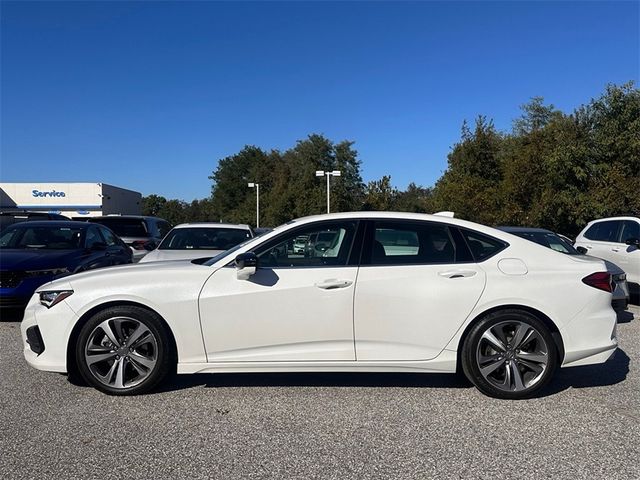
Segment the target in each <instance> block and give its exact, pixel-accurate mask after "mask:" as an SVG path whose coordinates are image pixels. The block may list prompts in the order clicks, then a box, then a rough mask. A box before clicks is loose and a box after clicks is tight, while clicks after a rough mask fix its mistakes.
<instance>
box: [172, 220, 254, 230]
mask: <svg viewBox="0 0 640 480" xmlns="http://www.w3.org/2000/svg"><path fill="white" fill-rule="evenodd" d="M173 228H237V229H238V230H250V228H249V225H244V224H239V223H218V222H193V223H181V224H180V225H176V226H175V227H173Z"/></svg>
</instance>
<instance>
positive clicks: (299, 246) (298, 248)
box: [285, 235, 309, 255]
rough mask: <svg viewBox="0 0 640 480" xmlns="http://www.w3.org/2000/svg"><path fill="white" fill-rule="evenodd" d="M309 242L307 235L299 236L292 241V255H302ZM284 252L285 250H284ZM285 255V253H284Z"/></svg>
mask: <svg viewBox="0 0 640 480" xmlns="http://www.w3.org/2000/svg"><path fill="white" fill-rule="evenodd" d="M308 241H309V235H300V236H299V237H296V238H294V239H293V250H292V251H293V253H295V254H298V255H304V253H305V250H306V249H307V242H308ZM285 250H286V249H285ZM285 253H286V251H285Z"/></svg>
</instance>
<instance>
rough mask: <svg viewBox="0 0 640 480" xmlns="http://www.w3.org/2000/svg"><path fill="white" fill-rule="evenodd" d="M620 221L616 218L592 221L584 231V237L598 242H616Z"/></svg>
mask: <svg viewBox="0 0 640 480" xmlns="http://www.w3.org/2000/svg"><path fill="white" fill-rule="evenodd" d="M620 223H621V222H620V221H618V220H609V221H607V222H598V223H594V224H593V225H591V226H590V227H589V229H588V230H587V231H586V232H584V238H588V239H589V240H596V241H600V242H617V241H618V227H619V226H620Z"/></svg>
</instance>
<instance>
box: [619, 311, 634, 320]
mask: <svg viewBox="0 0 640 480" xmlns="http://www.w3.org/2000/svg"><path fill="white" fill-rule="evenodd" d="M633 318H634V315H633V312H630V311H629V310H623V311H621V312H618V323H629V322H630V321H631V320H633Z"/></svg>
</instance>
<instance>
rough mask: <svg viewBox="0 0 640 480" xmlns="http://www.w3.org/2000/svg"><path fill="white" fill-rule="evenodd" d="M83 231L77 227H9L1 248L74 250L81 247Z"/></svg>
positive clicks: (2, 237) (3, 236) (1, 238)
mask: <svg viewBox="0 0 640 480" xmlns="http://www.w3.org/2000/svg"><path fill="white" fill-rule="evenodd" d="M23 225H24V224H23ZM82 232H83V229H82V228H75V227H49V226H47V227H44V226H38V227H29V226H22V225H21V226H16V227H9V228H7V229H6V230H5V231H3V232H2V236H0V248H33V249H38V250H70V249H71V250H73V249H77V248H80V245H81V238H82Z"/></svg>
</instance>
